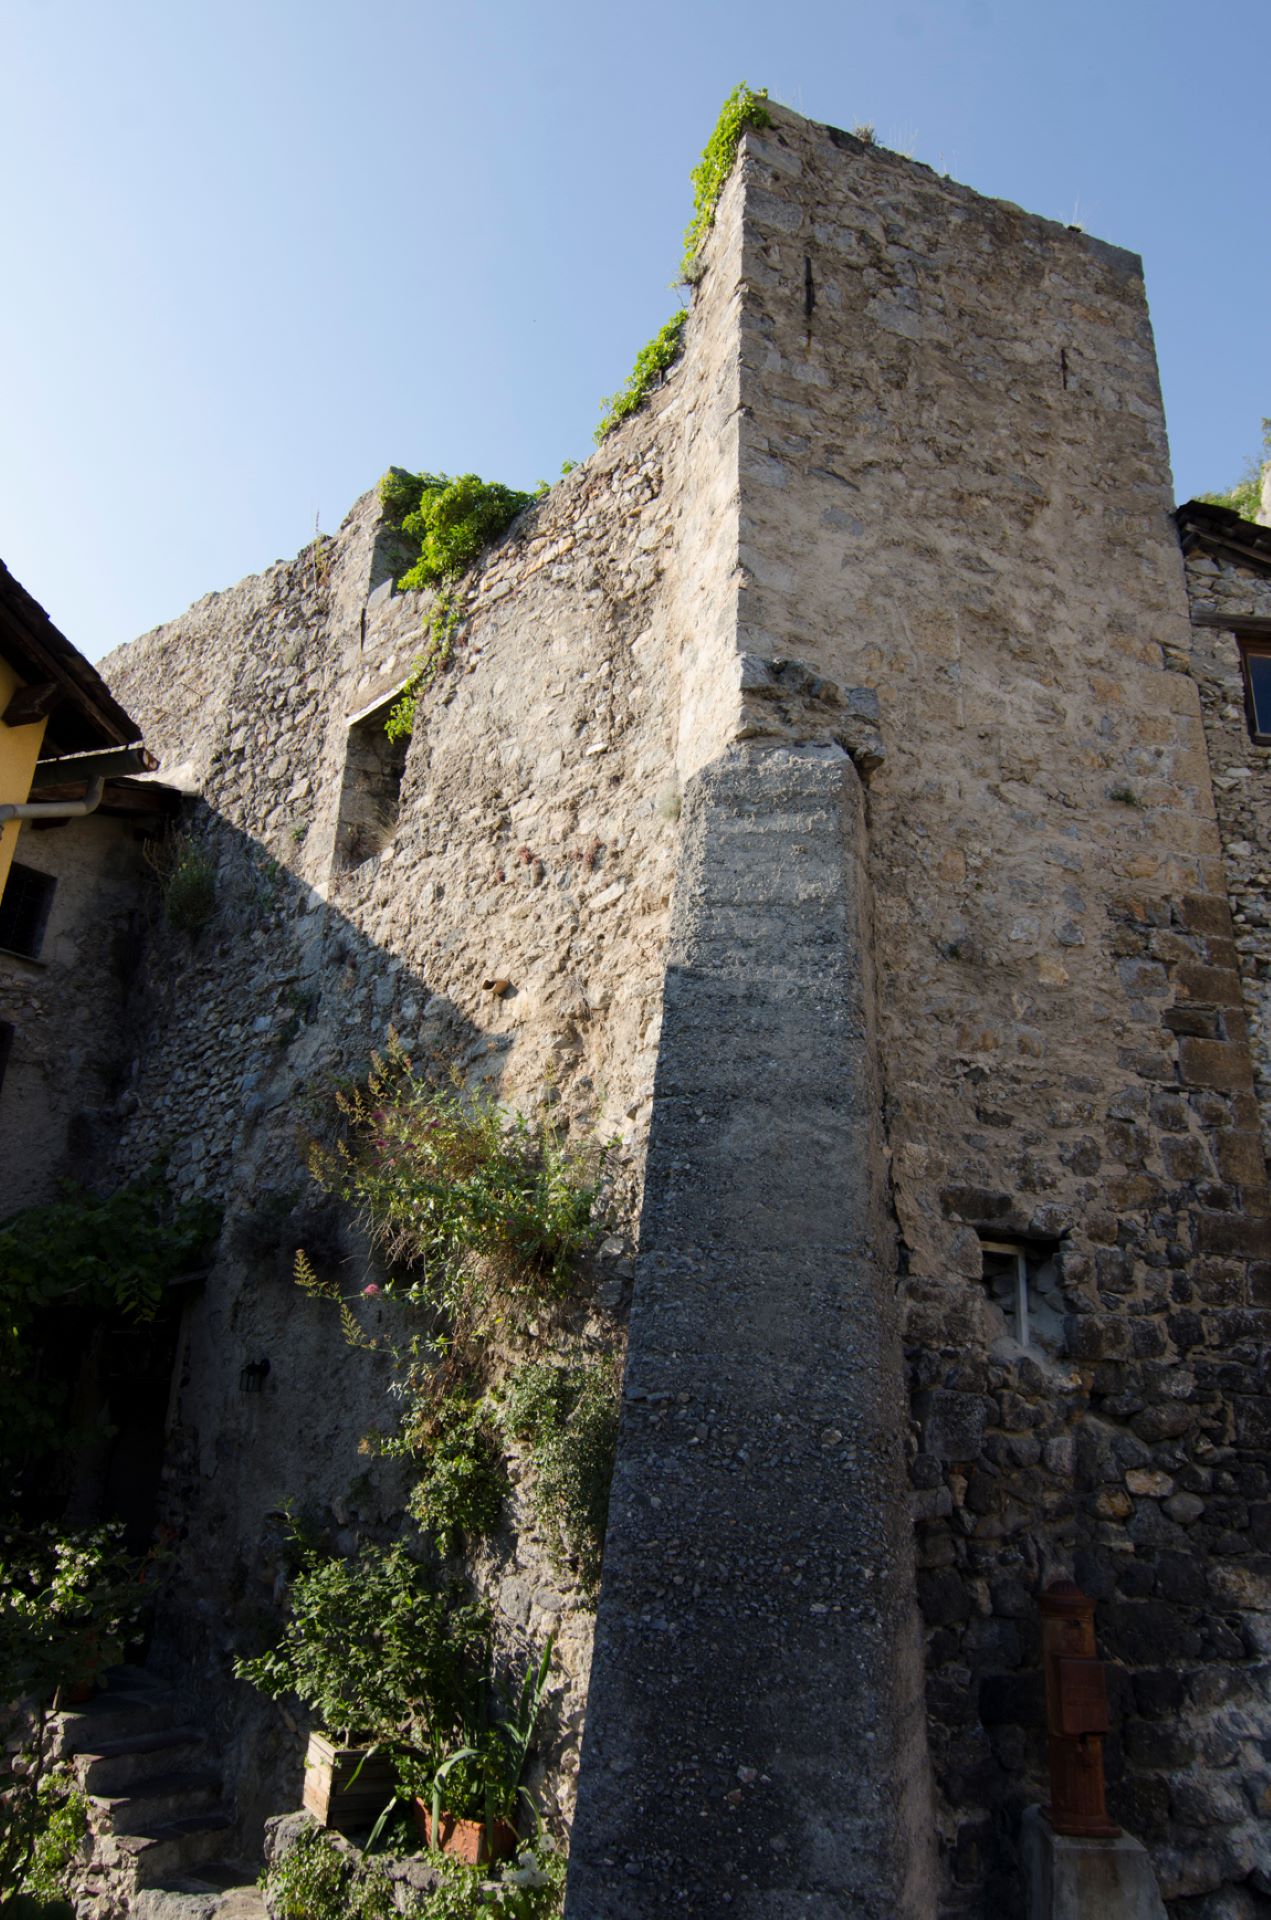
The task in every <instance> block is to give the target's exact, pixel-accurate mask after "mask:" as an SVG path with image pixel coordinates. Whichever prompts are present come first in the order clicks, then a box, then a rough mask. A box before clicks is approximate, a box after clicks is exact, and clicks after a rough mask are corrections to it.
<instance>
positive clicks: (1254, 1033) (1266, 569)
mask: <svg viewBox="0 0 1271 1920" xmlns="http://www.w3.org/2000/svg"><path fill="white" fill-rule="evenodd" d="M1187 587H1188V595H1189V598H1190V603H1191V610H1192V616H1193V619H1194V620H1195V622H1196V624H1195V625H1194V626H1193V628H1192V633H1191V648H1190V654H1189V655H1188V656H1187V659H1186V666H1187V669H1188V671H1190V673H1191V675H1192V677H1193V678H1194V679H1195V681H1196V685H1197V687H1198V689H1199V692H1200V701H1201V711H1202V713H1203V715H1204V722H1205V740H1206V744H1207V747H1208V751H1209V764H1210V768H1211V771H1212V774H1213V785H1214V801H1215V804H1216V806H1217V809H1218V821H1219V827H1220V830H1221V834H1222V849H1223V865H1224V868H1225V871H1226V877H1227V898H1228V900H1229V901H1230V903H1231V913H1232V920H1233V922H1234V928H1235V941H1236V955H1237V965H1238V967H1239V969H1240V979H1241V984H1242V987H1243V990H1244V1009H1245V1014H1246V1017H1247V1019H1248V1022H1249V1037H1250V1045H1251V1048H1252V1051H1253V1061H1254V1072H1255V1079H1256V1084H1257V1089H1258V1102H1259V1106H1260V1108H1261V1115H1262V1145H1263V1150H1264V1152H1267V1151H1271V753H1269V752H1268V749H1267V748H1266V747H1260V746H1257V745H1256V744H1255V743H1254V741H1253V740H1252V738H1251V737H1250V732H1249V722H1248V717H1247V715H1246V712H1245V687H1244V675H1243V673H1242V671H1241V665H1240V643H1239V640H1238V639H1237V636H1236V633H1235V631H1234V628H1233V626H1225V625H1224V624H1223V622H1224V621H1231V622H1234V623H1237V624H1239V623H1241V622H1243V621H1248V620H1254V621H1257V620H1262V621H1269V622H1271V555H1268V557H1267V558H1266V559H1265V560H1264V561H1262V562H1259V560H1258V559H1256V558H1255V557H1253V556H1250V557H1249V558H1248V559H1241V558H1240V557H1239V556H1238V555H1235V554H1232V553H1231V552H1229V551H1224V550H1223V549H1222V548H1221V547H1216V548H1214V549H1213V550H1212V551H1210V550H1208V549H1207V548H1206V547H1205V546H1204V545H1201V544H1197V545H1193V548H1192V551H1191V552H1189V553H1188V556H1187Z"/></svg>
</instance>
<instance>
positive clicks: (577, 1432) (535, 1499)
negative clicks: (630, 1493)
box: [504, 1359, 618, 1592]
mask: <svg viewBox="0 0 1271 1920" xmlns="http://www.w3.org/2000/svg"><path fill="white" fill-rule="evenodd" d="M504 1419H505V1421H506V1423H507V1427H508V1431H509V1432H510V1433H512V1434H513V1435H514V1436H515V1438H516V1439H518V1440H520V1441H522V1442H523V1443H525V1444H526V1445H528V1447H529V1450H530V1460H531V1463H532V1465H533V1467H534V1472H535V1480H534V1485H533V1487H532V1489H531V1493H530V1498H531V1501H532V1503H533V1506H534V1511H535V1513H536V1515H537V1517H538V1519H539V1522H540V1524H541V1525H542V1526H543V1527H544V1528H545V1529H546V1531H547V1532H548V1534H549V1551H550V1552H551V1553H552V1557H553V1559H554V1560H555V1562H556V1564H557V1565H558V1566H559V1567H561V1568H562V1569H563V1568H565V1567H571V1568H572V1569H573V1570H574V1571H576V1573H577V1575H578V1578H579V1580H580V1581H581V1583H582V1585H583V1587H584V1588H585V1589H586V1590H587V1591H588V1592H594V1591H595V1589H596V1587H597V1586H598V1584H599V1581H600V1562H601V1556H602V1554H603V1552H604V1544H605V1525H606V1522H607V1520H608V1517H609V1485H610V1481H611V1480H612V1478H613V1460H614V1449H615V1447H616V1445H617V1439H618V1377H617V1371H616V1368H615V1365H614V1363H613V1361H612V1360H609V1359H603V1360H580V1361H577V1362H575V1363H573V1364H571V1365H567V1366H550V1365H547V1364H544V1363H543V1362H541V1361H531V1362H530V1363H529V1364H528V1365H527V1366H524V1367H522V1368H520V1369H519V1371H518V1372H517V1373H515V1374H514V1375H513V1376H512V1379H511V1382H510V1385H509V1388H508V1393H507V1399H506V1403H505V1409H504Z"/></svg>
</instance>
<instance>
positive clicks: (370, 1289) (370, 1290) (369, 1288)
mask: <svg viewBox="0 0 1271 1920" xmlns="http://www.w3.org/2000/svg"><path fill="white" fill-rule="evenodd" d="M383 1291H384V1289H383V1287H380V1286H377V1285H376V1283H375V1281H374V1280H372V1281H370V1282H369V1283H368V1284H367V1285H366V1286H364V1287H363V1289H362V1293H363V1296H365V1295H367V1294H369V1295H370V1297H371V1299H372V1300H373V1299H374V1298H375V1296H376V1294H377V1293H383Z"/></svg>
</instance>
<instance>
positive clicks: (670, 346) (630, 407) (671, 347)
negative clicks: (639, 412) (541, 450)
mask: <svg viewBox="0 0 1271 1920" xmlns="http://www.w3.org/2000/svg"><path fill="white" fill-rule="evenodd" d="M687 319H688V314H687V312H686V311H684V310H683V309H681V311H680V312H679V313H675V314H672V316H671V318H670V319H669V320H668V321H667V323H666V325H665V326H664V327H663V328H662V330H661V332H660V333H655V334H654V336H653V338H652V340H650V341H649V343H648V345H647V346H644V347H641V349H640V351H639V353H638V354H637V355H636V363H635V365H634V367H632V369H631V372H630V374H629V375H628V377H627V383H626V385H625V386H624V387H622V388H621V389H620V391H619V392H617V393H611V394H610V395H609V398H608V399H607V400H602V401H601V403H600V404H601V406H602V407H603V408H604V409H605V411H604V416H603V418H602V420H601V422H600V425H599V426H598V427H597V428H596V433H595V440H596V445H597V446H599V445H600V443H601V441H602V440H603V439H604V438H605V436H606V434H610V433H612V432H613V430H614V428H615V427H616V426H617V425H618V423H619V421H621V420H625V419H626V418H627V416H628V414H632V413H634V412H635V411H636V409H637V408H638V407H641V406H643V404H644V402H645V400H646V399H647V398H648V396H649V394H650V393H652V391H653V389H654V387H655V386H657V385H658V384H659V382H660V381H661V378H662V375H663V374H664V373H665V372H666V370H667V368H668V367H672V366H674V365H675V362H676V361H677V360H678V359H679V357H680V355H681V354H682V353H683V351H684V323H685V321H686V320H687Z"/></svg>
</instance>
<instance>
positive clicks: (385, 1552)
mask: <svg viewBox="0 0 1271 1920" xmlns="http://www.w3.org/2000/svg"><path fill="white" fill-rule="evenodd" d="M488 1645H489V1622H488V1618H487V1615H486V1613H485V1610H484V1609H483V1608H481V1607H479V1606H474V1605H472V1604H471V1603H466V1602H463V1601H461V1600H459V1599H458V1598H457V1597H456V1596H455V1595H454V1594H453V1593H451V1592H448V1591H438V1590H436V1589H434V1588H433V1587H432V1586H431V1585H430V1583H429V1581H428V1577H427V1574H426V1572H425V1570H424V1568H423V1567H421V1566H420V1565H419V1563H418V1562H417V1561H415V1560H413V1559H412V1558H411V1556H410V1555H409V1553H408V1552H407V1550H406V1548H405V1546H404V1545H403V1544H401V1543H400V1542H399V1543H398V1544H396V1545H395V1546H392V1547H375V1546H365V1547H363V1548H362V1549H361V1551H360V1552H359V1553H358V1554H357V1555H356V1556H355V1557H353V1558H350V1559H344V1558H342V1557H340V1556H339V1555H328V1554H321V1553H319V1552H318V1551H317V1550H316V1549H314V1548H312V1547H309V1548H304V1549H302V1551H301V1554H300V1562H299V1567H298V1570H297V1572H296V1574H295V1577H294V1578H293V1580H292V1582H291V1587H290V1590H289V1595H288V1617H287V1620H286V1623H285V1625H284V1628H283V1632H282V1636H281V1638H280V1640H279V1642H278V1644H277V1645H276V1646H275V1647H274V1648H273V1649H272V1650H271V1651H269V1652H267V1653H263V1654H261V1655H259V1656H258V1657H257V1658H256V1659H253V1660H242V1659H240V1660H237V1661H236V1662H235V1665H234V1671H235V1673H236V1675H237V1676H238V1678H239V1679H240V1680H247V1681H249V1682H250V1683H251V1684H252V1685H253V1686H255V1687H258V1688H259V1689H260V1691H261V1692H262V1693H265V1694H268V1695H269V1696H270V1698H271V1699H275V1700H278V1699H281V1698H283V1697H285V1696H287V1695H289V1694H290V1695H295V1696H296V1697H297V1698H298V1699H299V1700H301V1701H302V1702H303V1703H304V1704H305V1705H306V1706H307V1707H309V1708H311V1709H312V1711H313V1712H314V1713H315V1714H316V1715H317V1717H318V1719H319V1721H320V1722H321V1729H320V1730H318V1731H315V1732H314V1733H313V1734H312V1735H311V1736H310V1741H309V1751H308V1755H307V1757H306V1760H305V1769H306V1772H305V1788H304V1805H305V1807H306V1808H307V1810H308V1811H309V1812H310V1813H312V1814H313V1816H314V1818H315V1819H317V1820H320V1821H321V1822H322V1824H323V1825H324V1826H331V1827H335V1828H337V1829H339V1830H340V1831H342V1832H349V1831H353V1830H356V1829H358V1828H361V1827H365V1826H368V1825H370V1823H371V1822H372V1821H373V1820H374V1819H375V1816H376V1815H377V1814H378V1813H379V1812H380V1810H381V1808H382V1807H383V1806H384V1803H385V1800H386V1799H391V1798H393V1797H395V1794H396V1766H397V1763H398V1761H399V1760H400V1758H401V1757H402V1756H403V1755H404V1754H406V1753H409V1752H410V1751H412V1750H417V1749H419V1748H420V1747H421V1746H423V1747H424V1748H425V1750H432V1749H435V1748H436V1747H437V1746H438V1745H439V1744H440V1743H442V1742H444V1741H445V1740H447V1739H449V1738H451V1737H452V1736H453V1732H454V1730H455V1729H456V1728H457V1727H458V1726H460V1725H461V1724H462V1708H463V1701H464V1686H465V1674H466V1673H467V1672H469V1671H470V1670H471V1667H472V1665H473V1664H475V1663H477V1662H480V1664H481V1665H484V1663H485V1659H486V1655H487V1651H488Z"/></svg>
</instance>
